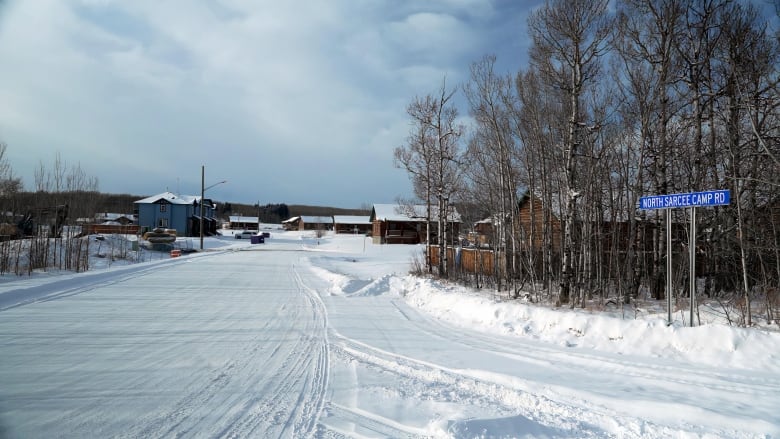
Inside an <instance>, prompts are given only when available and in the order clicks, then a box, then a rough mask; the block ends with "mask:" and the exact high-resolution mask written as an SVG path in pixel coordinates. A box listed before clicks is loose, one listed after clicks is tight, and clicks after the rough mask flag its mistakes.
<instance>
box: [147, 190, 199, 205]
mask: <svg viewBox="0 0 780 439" xmlns="http://www.w3.org/2000/svg"><path fill="white" fill-rule="evenodd" d="M160 200H165V201H167V202H169V203H171V204H192V203H193V201H200V196H199V195H178V194H174V193H173V192H163V193H161V194H157V195H152V196H151V197H146V198H144V199H142V200H138V201H136V203H138V204H154V203H157V202H158V201H160Z"/></svg>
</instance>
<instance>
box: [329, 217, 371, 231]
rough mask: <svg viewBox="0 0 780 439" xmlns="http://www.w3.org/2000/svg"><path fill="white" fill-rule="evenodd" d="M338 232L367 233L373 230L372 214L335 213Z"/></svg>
mask: <svg viewBox="0 0 780 439" xmlns="http://www.w3.org/2000/svg"><path fill="white" fill-rule="evenodd" d="M333 230H334V231H335V232H336V233H351V234H366V233H368V232H370V231H371V217H370V216H355V215H333Z"/></svg>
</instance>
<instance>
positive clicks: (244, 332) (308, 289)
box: [0, 240, 780, 438]
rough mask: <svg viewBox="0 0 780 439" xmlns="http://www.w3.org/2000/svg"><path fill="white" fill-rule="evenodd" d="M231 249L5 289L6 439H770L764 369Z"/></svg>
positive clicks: (1, 360) (330, 263) (361, 265)
mask: <svg viewBox="0 0 780 439" xmlns="http://www.w3.org/2000/svg"><path fill="white" fill-rule="evenodd" d="M364 245H365V244H364ZM323 247H325V246H323ZM240 250H242V251H225V252H214V253H212V254H208V255H205V256H201V255H197V256H194V257H187V258H181V259H179V260H172V261H167V262H165V263H163V264H156V265H154V266H151V267H147V268H133V269H128V270H116V274H114V275H113V276H107V275H103V276H100V277H95V278H94V279H93V280H91V281H88V282H87V281H80V282H77V281H73V280H65V279H63V280H61V281H56V280H55V281H53V282H51V283H48V284H46V285H45V288H43V289H40V288H39V289H37V290H35V289H32V290H34V291H35V294H37V295H33V296H31V297H35V298H36V300H28V301H20V300H18V297H19V296H20V294H21V293H19V291H21V288H17V287H16V286H12V287H8V286H6V291H5V292H4V293H3V294H0V309H2V311H0V437H13V438H16V437H19V438H30V437H73V438H76V437H78V438H82V437H133V438H134V437H230V438H244V437H262V438H266V437H296V438H297V437H301V438H305V437H312V438H336V437H431V436H434V437H474V436H478V435H480V434H482V435H485V436H487V437H491V436H492V437H658V438H660V437H671V436H679V435H683V436H685V437H775V436H777V435H778V434H779V433H780V415H778V409H777V408H778V402H779V400H780V397H779V396H778V395H780V377H779V376H778V375H777V373H776V372H774V371H773V370H770V371H766V372H762V371H760V370H743V369H732V368H727V367H722V366H718V365H715V366H706V365H703V364H702V363H689V362H680V361H678V360H674V359H663V358H657V357H644V356H632V355H620V354H615V353H614V352H601V351H597V350H588V349H580V348H577V347H576V346H572V344H571V343H568V342H567V343H562V344H552V343H547V342H544V341H540V340H534V339H531V338H527V337H517V336H508V335H494V334H488V333H485V332H478V331H474V330H471V329H468V328H465V327H457V326H454V325H451V324H448V323H445V322H443V321H441V320H439V319H436V318H435V317H433V316H431V315H429V314H426V313H424V312H421V311H419V310H418V309H416V308H415V307H413V306H411V305H410V304H409V303H408V302H407V300H406V299H405V298H404V297H402V296H401V295H399V294H390V293H389V292H390V291H391V290H393V291H397V290H398V289H401V288H403V287H402V285H400V283H401V282H402V279H401V278H400V277H398V276H391V275H384V276H378V277H374V276H369V275H368V273H371V274H376V273H381V271H382V270H381V267H380V268H377V267H378V266H382V265H383V260H384V259H383V258H392V257H394V255H393V254H381V252H382V251H385V252H386V251H387V250H382V249H378V250H377V249H374V250H373V251H374V252H375V253H376V254H374V255H372V256H371V257H368V256H365V247H364V249H363V253H359V252H358V253H355V254H354V255H353V254H350V253H346V252H345V249H343V248H341V249H338V248H333V250H334V252H328V251H304V250H303V248H302V246H301V245H300V244H299V243H295V242H292V241H290V242H284V241H283V240H277V241H276V242H272V243H271V244H269V245H267V246H264V247H262V248H261V249H256V248H252V247H249V246H245V247H242V248H241V249H240ZM316 250H322V249H319V248H318V249H316ZM403 259H406V256H403ZM393 263H398V261H393ZM390 265H392V264H390ZM390 265H388V267H389V268H387V270H389V271H388V272H392V271H391V270H392V268H393V267H392V266H390ZM14 288H15V289H14ZM9 289H10V291H9ZM32 290H31V291H32ZM42 291H43V292H42ZM9 294H10V295H9ZM3 297H14V298H16V299H14V300H16V302H18V303H17V304H18V305H19V306H9V303H8V301H7V300H6V302H5V303H4V302H3V301H2V298H3ZM686 433H687V435H686Z"/></svg>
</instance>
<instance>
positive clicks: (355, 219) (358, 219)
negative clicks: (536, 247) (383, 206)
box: [333, 215, 371, 224]
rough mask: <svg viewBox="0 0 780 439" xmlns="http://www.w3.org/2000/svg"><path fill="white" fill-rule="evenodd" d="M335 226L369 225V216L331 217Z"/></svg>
mask: <svg viewBox="0 0 780 439" xmlns="http://www.w3.org/2000/svg"><path fill="white" fill-rule="evenodd" d="M333 222H334V223H336V224H371V217H370V216H359V215H333Z"/></svg>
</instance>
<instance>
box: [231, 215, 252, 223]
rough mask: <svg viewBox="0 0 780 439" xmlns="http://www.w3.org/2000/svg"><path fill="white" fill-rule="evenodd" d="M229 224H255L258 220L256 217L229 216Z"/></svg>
mask: <svg viewBox="0 0 780 439" xmlns="http://www.w3.org/2000/svg"><path fill="white" fill-rule="evenodd" d="M228 219H229V220H230V222H231V223H256V222H258V219H257V217H256V216H241V215H230V216H229V217H228Z"/></svg>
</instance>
